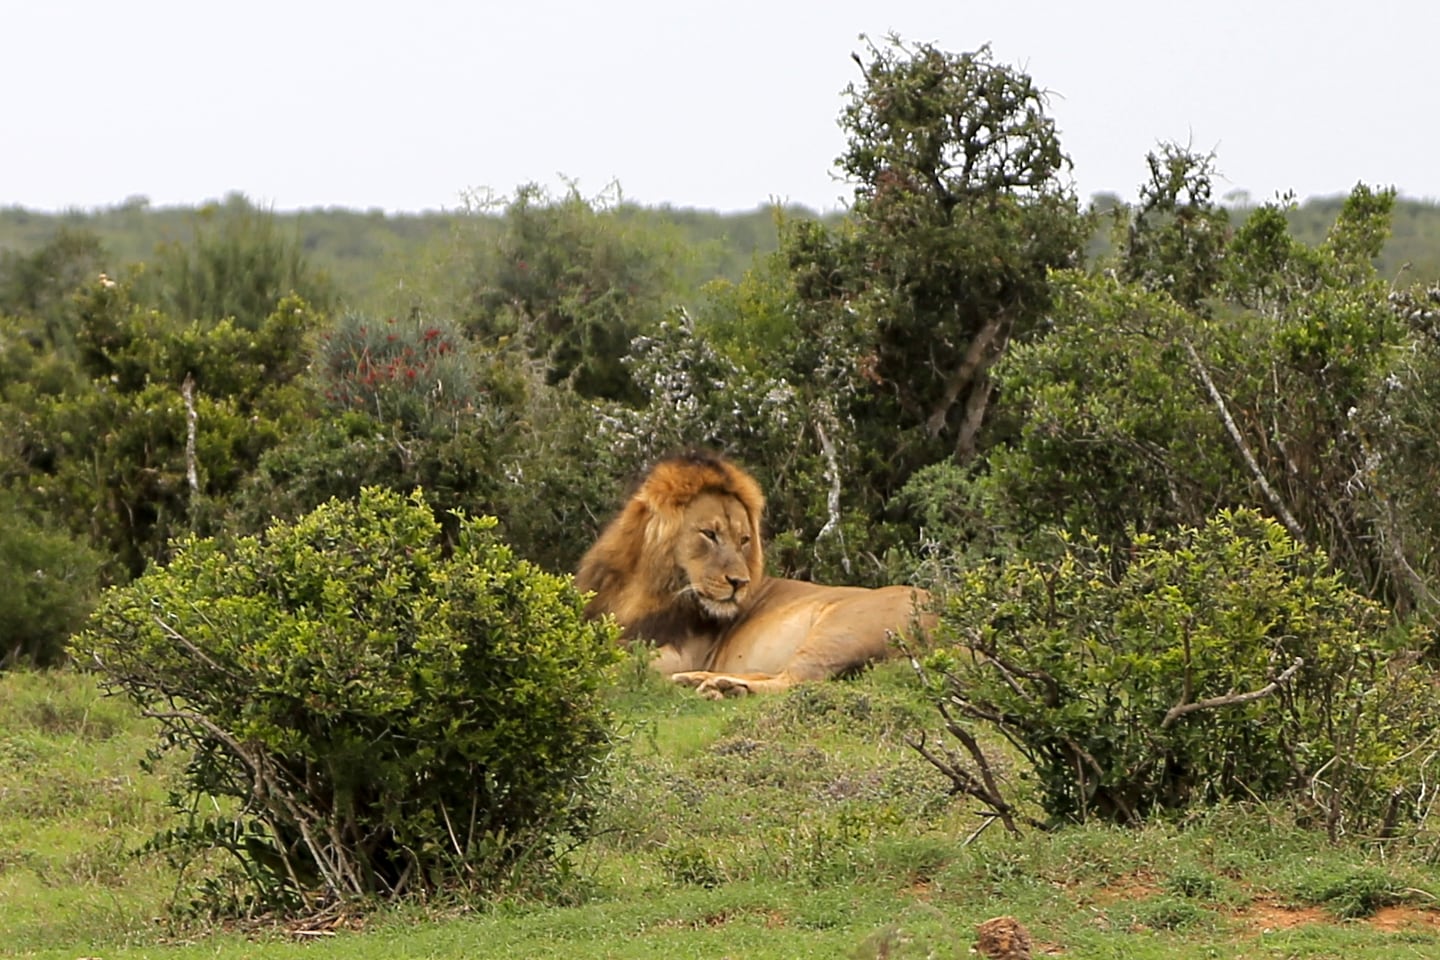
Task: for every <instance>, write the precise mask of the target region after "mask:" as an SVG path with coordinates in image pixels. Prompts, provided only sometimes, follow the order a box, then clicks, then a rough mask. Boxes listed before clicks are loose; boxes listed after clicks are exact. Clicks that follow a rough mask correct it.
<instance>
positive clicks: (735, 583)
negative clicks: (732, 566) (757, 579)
mask: <svg viewBox="0 0 1440 960" xmlns="http://www.w3.org/2000/svg"><path fill="white" fill-rule="evenodd" d="M725 579H726V580H729V581H730V589H731V590H733V591H735V592H736V593H739V592H740V588H741V587H743V586H745V584H747V583H749V582H750V578H749V577H726V578H725Z"/></svg>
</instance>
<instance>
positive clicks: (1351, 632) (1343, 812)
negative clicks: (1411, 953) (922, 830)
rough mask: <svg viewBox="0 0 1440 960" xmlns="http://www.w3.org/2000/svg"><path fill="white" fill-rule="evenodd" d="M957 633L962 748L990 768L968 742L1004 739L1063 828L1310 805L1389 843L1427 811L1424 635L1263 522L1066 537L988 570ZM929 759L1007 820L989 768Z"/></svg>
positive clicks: (942, 661) (950, 696) (953, 627)
mask: <svg viewBox="0 0 1440 960" xmlns="http://www.w3.org/2000/svg"><path fill="white" fill-rule="evenodd" d="M1117 571H1118V572H1117ZM942 618H943V621H944V624H945V626H946V628H947V629H948V630H949V632H950V634H951V636H952V637H954V638H955V639H957V640H959V641H960V642H961V643H962V644H963V647H961V648H959V650H958V651H956V650H951V651H945V652H942V653H941V654H939V655H937V656H936V657H935V658H934V665H935V666H939V667H941V668H942V669H943V670H944V672H945V675H946V678H947V679H946V681H945V683H944V684H943V686H944V688H945V696H944V697H943V698H942V701H941V704H942V709H943V710H944V711H945V713H946V715H947V717H948V718H949V719H950V721H951V723H950V726H951V730H952V732H955V733H956V735H957V737H958V738H959V739H960V740H961V741H962V743H965V744H966V746H967V749H969V754H970V758H971V761H972V762H973V763H974V764H975V765H976V766H979V767H985V761H984V760H983V758H982V757H980V756H979V755H978V751H976V750H974V749H970V748H971V747H972V745H973V743H974V737H973V735H971V734H969V732H968V728H969V727H970V725H971V723H973V722H977V721H978V722H980V723H982V724H986V725H989V726H992V727H994V728H997V729H998V730H999V732H1000V733H1001V734H1003V735H1004V736H1005V737H1006V739H1008V740H1009V741H1010V742H1011V743H1012V744H1013V745H1014V746H1015V747H1016V748H1017V749H1018V750H1019V752H1020V753H1021V754H1022V755H1023V756H1024V757H1025V758H1026V759H1027V760H1029V761H1030V763H1031V764H1032V765H1033V777H1034V778H1035V782H1036V785H1037V789H1038V799H1039V802H1040V804H1041V806H1042V807H1043V809H1044V810H1045V812H1046V814H1048V816H1049V818H1050V821H1051V822H1060V821H1079V820H1088V819H1102V820H1109V821H1114V822H1120V823H1135V822H1138V821H1141V820H1143V819H1145V818H1146V817H1148V816H1151V815H1153V814H1155V813H1157V812H1161V811H1164V810H1179V809H1184V808H1185V807H1187V806H1190V805H1192V804H1196V803H1203V802H1210V801H1218V800H1239V801H1244V800H1249V799H1254V798H1260V799H1265V800H1272V799H1280V798H1285V797H1296V798H1300V801H1301V802H1302V804H1304V805H1306V806H1307V807H1309V809H1311V810H1313V811H1314V813H1315V815H1316V818H1317V819H1318V820H1320V821H1322V822H1323V823H1324V824H1325V825H1326V826H1327V827H1328V828H1329V829H1330V831H1331V833H1332V834H1336V833H1339V832H1341V831H1345V830H1349V831H1360V830H1363V831H1367V832H1373V833H1379V834H1386V833H1390V832H1393V831H1395V830H1396V829H1397V828H1398V827H1399V826H1400V824H1401V823H1402V822H1403V820H1404V818H1406V817H1407V816H1410V815H1419V814H1421V813H1423V808H1422V805H1421V804H1419V803H1418V802H1416V801H1417V800H1418V797H1419V794H1418V793H1417V792H1416V791H1417V790H1419V788H1420V787H1422V786H1423V784H1424V781H1425V771H1424V769H1423V765H1424V764H1425V763H1428V762H1429V760H1428V758H1429V757H1430V756H1431V755H1432V754H1433V750H1432V749H1431V748H1430V747H1428V746H1424V745H1425V744H1427V743H1428V742H1430V741H1431V740H1432V739H1433V738H1434V737H1435V736H1436V730H1435V723H1434V721H1433V707H1432V704H1433V686H1432V684H1433V679H1432V675H1431V672H1430V670H1429V668H1428V667H1426V666H1424V665H1423V663H1422V662H1421V661H1420V660H1419V658H1418V656H1417V655H1416V654H1415V653H1413V652H1411V649H1412V647H1413V648H1415V649H1423V647H1424V645H1425V643H1426V640H1425V638H1424V637H1421V636H1418V635H1416V634H1414V633H1412V635H1410V636H1409V637H1407V636H1406V635H1405V634H1404V633H1403V632H1402V631H1400V630H1398V629H1397V628H1396V627H1395V626H1394V625H1393V623H1392V622H1391V620H1390V615H1389V614H1388V613H1387V612H1386V611H1385V610H1384V609H1383V608H1382V607H1381V606H1380V605H1379V604H1377V603H1375V602H1373V601H1371V600H1368V599H1366V598H1365V597H1363V596H1361V595H1360V594H1358V593H1356V592H1355V591H1353V590H1351V589H1350V588H1348V587H1347V586H1345V585H1344V583H1343V582H1342V581H1341V579H1340V577H1339V576H1338V575H1337V574H1335V573H1334V572H1333V571H1332V570H1331V568H1330V567H1329V564H1328V562H1327V560H1326V558H1325V556H1324V554H1323V553H1321V552H1319V551H1316V550H1313V549H1309V548H1306V547H1304V546H1301V545H1299V544H1297V543H1295V541H1294V540H1292V539H1291V538H1290V536H1289V535H1288V534H1287V533H1286V532H1285V530H1284V528H1283V527H1281V526H1280V525H1279V524H1278V523H1276V522H1274V521H1272V520H1269V519H1267V518H1264V517H1262V516H1260V515H1258V514H1256V513H1254V512H1250V511H1236V512H1233V513H1231V512H1222V513H1220V514H1219V515H1217V516H1216V517H1214V518H1213V519H1212V520H1210V521H1209V522H1208V523H1206V524H1205V525H1204V526H1203V527H1200V528H1198V529H1185V528H1182V529H1181V530H1180V531H1179V532H1178V533H1175V534H1173V535H1171V536H1169V537H1166V538H1158V537H1153V536H1148V535H1140V536H1137V537H1136V538H1135V539H1134V541H1133V543H1132V544H1131V545H1130V547H1129V549H1128V551H1125V552H1124V553H1122V554H1121V555H1120V556H1118V557H1117V556H1116V554H1115V553H1114V552H1112V551H1110V550H1106V549H1104V548H1102V547H1101V546H1100V545H1099V543H1098V542H1097V541H1095V540H1087V541H1078V540H1077V541H1070V540H1065V541H1063V549H1062V550H1061V551H1060V552H1059V554H1058V556H1057V557H1056V558H1055V559H1054V560H1052V561H1047V562H1037V561H1032V560H1023V561H1017V562H1013V563H1010V564H1008V565H1004V566H999V565H996V566H991V567H977V568H974V569H972V570H971V571H969V572H968V573H967V574H965V575H964V576H963V577H962V578H961V581H960V582H959V583H958V584H956V586H955V589H954V590H953V591H951V592H950V594H949V596H948V598H947V600H946V604H945V608H944V611H943V613H942ZM1415 631H1416V632H1417V633H1418V632H1422V631H1421V628H1418V627H1417V628H1415ZM957 731H958V732H957ZM1422 747H1423V749H1422ZM931 755H932V756H934V757H935V758H936V759H937V760H940V761H941V763H940V764H937V765H941V768H942V769H945V770H947V773H949V774H950V775H951V779H952V781H954V783H955V785H956V787H957V789H959V790H961V791H963V792H968V793H972V794H973V795H975V796H980V797H983V798H984V799H985V800H987V801H988V802H990V803H991V804H992V805H994V806H995V807H996V808H997V812H999V813H1001V814H1002V815H1005V816H1006V817H1007V823H1009V822H1011V820H1010V819H1009V818H1010V817H1013V815H1014V813H1015V811H1016V809H1017V808H1016V807H1015V806H1014V805H1012V804H1010V803H1009V801H1008V800H1006V799H1005V798H1004V797H1003V796H1002V795H1001V792H1000V788H999V786H998V781H996V780H995V778H994V777H993V776H991V775H990V771H989V770H988V769H980V770H976V769H974V768H973V767H972V768H967V767H965V766H964V765H963V764H962V762H961V761H960V760H959V758H958V757H954V756H952V757H950V758H949V759H945V758H943V757H940V756H939V755H938V754H936V753H934V752H932V754H931ZM932 762H933V761H932ZM947 768H948V769H947ZM967 770H968V773H967ZM967 776H968V779H967Z"/></svg>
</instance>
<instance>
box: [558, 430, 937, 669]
mask: <svg viewBox="0 0 1440 960" xmlns="http://www.w3.org/2000/svg"><path fill="white" fill-rule="evenodd" d="M764 508H765V499H764V496H763V495H762V494H761V492H760V487H759V485H758V484H756V483H755V481H754V479H753V478H751V477H750V476H749V474H747V473H745V472H744V471H743V470H741V469H740V468H739V467H736V466H735V465H734V464H731V463H729V462H727V461H724V460H721V459H719V458H717V457H711V456H708V455H703V454H697V455H691V456H688V457H681V458H677V459H674V460H666V461H662V462H661V463H659V464H657V465H656V466H655V467H653V468H652V469H651V471H650V473H649V474H648V475H647V476H646V477H645V479H644V480H643V481H642V482H641V484H640V487H639V489H638V490H637V491H636V492H635V494H634V495H633V496H632V497H631V498H630V500H629V501H628V502H627V503H626V505H625V507H624V508H623V509H622V510H621V512H620V515H619V516H617V517H616V518H615V519H614V520H613V521H611V523H610V524H609V526H607V527H606V528H605V530H604V531H603V532H602V533H601V534H600V538H599V539H598V540H597V541H596V543H595V545H594V546H593V547H591V548H590V550H589V552H587V553H586V554H585V557H584V559H582V560H581V561H580V569H579V572H578V573H577V574H576V584H577V586H579V587H580V589H582V590H586V591H592V592H594V594H595V596H594V597H593V598H592V599H591V601H590V605H589V607H588V608H587V612H588V613H589V614H590V615H592V616H600V615H603V614H606V613H609V614H612V615H614V617H615V619H616V620H617V621H618V622H619V624H620V626H621V627H622V628H623V630H624V635H625V637H626V639H627V640H641V641H645V642H649V643H653V644H654V645H655V649H656V652H655V659H654V660H653V665H654V667H655V669H657V670H659V671H660V672H661V673H663V674H665V675H666V676H668V677H670V678H671V679H673V680H675V681H676V682H678V683H686V684H690V685H692V686H696V687H698V688H699V690H700V692H701V693H703V694H706V695H708V696H722V695H724V694H726V693H745V692H752V691H754V692H765V691H774V690H783V689H785V688H786V687H789V686H791V685H793V684H796V683H800V682H803V681H807V680H822V679H825V678H827V677H833V676H837V675H839V674H842V673H846V672H848V671H851V670H854V669H856V668H858V667H861V666H864V665H865V664H867V663H871V662H873V661H875V660H880V659H883V658H885V657H887V656H890V655H891V654H892V653H894V651H895V648H894V645H893V643H892V638H893V637H894V636H898V635H901V634H905V633H908V632H911V631H912V629H913V628H914V627H916V626H918V627H920V628H921V629H924V628H927V627H928V626H929V625H930V624H931V623H932V622H933V616H932V615H931V614H930V613H928V612H927V611H926V610H925V606H926V602H927V597H926V594H925V593H924V591H921V590H916V589H913V588H911V587H884V588H882V589H879V590H869V589H865V588H863V587H826V586H821V585H819V584H814V583H806V582H804V581H800V580H784V579H779V578H772V577H766V576H765V561H764V554H763V552H762V549H761V544H760V516H761V514H762V513H763V512H764Z"/></svg>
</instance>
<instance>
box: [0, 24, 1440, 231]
mask: <svg viewBox="0 0 1440 960" xmlns="http://www.w3.org/2000/svg"><path fill="white" fill-rule="evenodd" d="M0 29H3V34H4V37H5V43H4V50H3V53H0V205H3V206H9V205H16V204H18V205H21V206H25V207H30V208H34V209H42V210H56V209H61V208H66V207H72V206H76V207H85V208H89V207H96V206H108V205H113V204H116V203H119V202H121V201H123V200H124V199H125V198H127V197H129V196H133V195H143V196H146V197H148V198H150V200H151V201H152V202H153V203H155V204H157V205H173V204H196V203H200V202H203V201H205V200H207V199H213V198H219V197H222V196H224V195H225V194H226V193H228V192H230V191H241V192H243V193H245V194H247V195H248V196H249V197H250V198H251V199H252V200H255V201H256V202H259V203H262V204H266V205H270V206H273V207H274V208H276V209H280V210H289V209H295V208H308V207H317V206H343V207H352V208H373V207H382V208H384V209H386V210H389V211H397V210H407V211H414V210H423V209H442V208H443V209H453V208H455V207H457V206H458V205H459V204H460V202H461V197H462V195H463V194H464V193H465V192H466V191H467V190H479V189H484V188H490V189H492V190H494V191H497V192H500V193H504V192H506V191H509V190H512V189H513V188H514V187H515V186H517V185H518V184H521V183H524V182H527V181H538V182H541V183H546V184H557V183H559V182H560V181H559V178H560V177H561V176H564V177H568V178H571V179H573V180H576V181H578V183H579V186H580V188H581V190H582V191H583V192H585V193H587V194H594V193H598V192H599V191H600V190H602V189H603V188H604V187H605V186H606V185H607V184H609V183H610V182H612V181H618V183H619V184H620V186H621V188H622V189H623V191H624V194H625V196H626V197H628V198H630V199H633V200H636V201H638V202H641V203H645V204H659V203H670V204H674V205H677V206H689V207H702V208H710V209H718V210H742V209H751V208H754V207H756V206H758V205H761V204H764V203H766V202H768V201H770V200H772V199H778V200H782V201H789V202H795V203H802V204H805V205H807V206H810V207H812V208H817V209H834V208H836V207H839V206H841V205H842V204H843V202H844V201H845V200H846V199H847V198H848V197H849V190H848V189H847V187H846V186H845V185H844V184H843V183H840V182H838V181H836V180H835V179H833V176H832V172H833V162H834V159H835V157H836V156H837V155H838V154H839V153H840V151H841V149H842V146H843V135H842V133H841V131H840V129H839V127H838V125H837V123H836V118H837V117H838V115H839V113H840V109H841V106H842V104H843V102H844V101H843V98H842V96H841V91H842V90H843V88H844V87H845V85H846V84H847V83H849V82H851V81H854V80H857V79H858V78H859V71H858V69H857V67H856V66H855V64H854V62H853V61H852V60H851V59H850V56H849V55H850V52H851V51H854V50H860V49H862V45H861V42H860V41H859V40H858V39H857V37H858V35H859V34H861V33H866V34H869V35H871V36H873V37H876V38H880V37H883V36H884V34H885V33H886V32H887V31H890V30H894V31H897V32H899V33H900V34H901V35H902V36H904V37H905V38H907V39H911V40H925V41H930V42H933V43H935V44H937V45H938V46H940V47H942V48H943V49H946V50H951V51H956V52H959V51H966V50H972V49H974V48H976V47H978V46H979V45H981V44H983V43H986V42H989V43H991V44H992V49H993V51H994V54H995V58H996V59H997V60H998V61H1000V62H1004V63H1009V64H1012V65H1016V66H1019V67H1021V68H1022V69H1024V70H1025V71H1026V72H1028V73H1029V74H1030V75H1031V76H1032V77H1033V78H1034V79H1035V81H1036V82H1037V83H1038V84H1039V85H1040V86H1042V87H1045V88H1046V89H1048V90H1050V91H1052V92H1053V100H1052V101H1051V114H1052V116H1053V117H1055V119H1056V121H1057V122H1058V124H1059V127H1060V131H1061V137H1062V143H1063V145H1064V147H1065V149H1066V152H1067V153H1069V155H1070V157H1071V158H1072V159H1073V160H1074V162H1075V170H1074V177H1075V184H1076V187H1077V189H1078V190H1079V192H1080V194H1081V196H1082V197H1088V196H1090V195H1091V194H1093V193H1096V192H1099V191H1114V192H1117V193H1120V194H1122V195H1124V196H1127V197H1129V196H1133V195H1134V192H1135V187H1136V186H1137V185H1138V184H1139V182H1140V181H1141V180H1142V179H1143V177H1144V174H1145V166H1144V157H1145V154H1146V152H1147V151H1149V150H1151V149H1153V148H1154V147H1155V145H1156V143H1157V142H1158V141H1160V140H1175V141H1180V142H1188V143H1189V144H1191V145H1192V146H1193V147H1194V148H1196V149H1199V150H1203V151H1208V150H1214V151H1215V152H1216V154H1217V159H1218V167H1219V169H1220V172H1221V173H1222V174H1223V176H1224V179H1223V181H1222V182H1221V183H1220V184H1219V185H1218V189H1217V192H1218V193H1220V194H1225V193H1230V192H1233V191H1246V192H1248V193H1249V194H1250V196H1251V197H1253V198H1254V199H1256V200H1264V199H1268V198H1270V197H1273V196H1274V195H1275V194H1276V193H1277V192H1281V191H1286V190H1293V191H1295V193H1296V194H1298V195H1299V196H1300V197H1302V198H1303V197H1309V196H1317V195H1332V194H1336V193H1342V192H1345V191H1347V190H1349V189H1350V187H1352V186H1353V185H1354V184H1355V183H1356V182H1357V181H1365V182H1366V183H1370V184H1374V185H1380V186H1395V187H1397V188H1398V189H1399V190H1400V192H1401V194H1402V195H1404V196H1409V197H1416V198H1426V199H1432V200H1433V199H1437V198H1440V54H1437V52H1436V51H1437V44H1440V2H1436V0H1408V2H1407V0H1370V2H1366V3H1359V2H1355V0H1345V2H1339V0H1304V2H1302V0H1248V2H1237V0H1212V2H1208V3H1173V2H1166V0H1090V2H1086V0H1052V2H1043V3H1026V2H1021V0H1010V2H1005V0H985V2H983V3H981V2H971V0H929V2H912V0H869V2H858V0H825V2H809V0H805V2H787V0H768V2H756V0H728V2H725V3H710V2H699V0H690V2H683V0H614V2H610V3H605V2H589V3H581V2H575V3H555V2H547V0H513V2H509V3H492V2H472V3H460V2H440V0H408V2H398V3H397V2H386V3H378V2H373V0H347V2H344V3H340V2H334V0H288V2H276V0H249V2H247V3H245V4H227V3H206V2H204V0H131V2H128V3H115V2H113V0H110V2H106V3H103V4H102V3H98V2H88V0H47V2H43V3H42V2H38V0H37V2H21V0H3V13H0Z"/></svg>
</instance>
